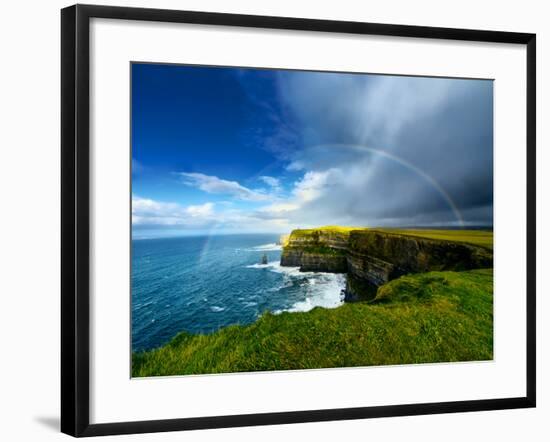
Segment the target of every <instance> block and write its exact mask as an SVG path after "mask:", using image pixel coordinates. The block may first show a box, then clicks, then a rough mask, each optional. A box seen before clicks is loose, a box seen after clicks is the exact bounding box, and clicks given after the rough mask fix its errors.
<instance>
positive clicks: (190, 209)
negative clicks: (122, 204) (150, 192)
mask: <svg viewBox="0 0 550 442" xmlns="http://www.w3.org/2000/svg"><path fill="white" fill-rule="evenodd" d="M215 221H216V218H215V213H214V204H213V203H204V204H200V205H191V206H181V205H180V204H177V203H166V202H160V201H155V200H152V199H148V198H141V197H139V196H136V195H133V196H132V224H134V225H165V226H167V225H189V226H197V225H201V224H204V225H208V224H212V223H213V222H215Z"/></svg>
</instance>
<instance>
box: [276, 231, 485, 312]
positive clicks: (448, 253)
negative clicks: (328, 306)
mask: <svg viewBox="0 0 550 442" xmlns="http://www.w3.org/2000/svg"><path fill="white" fill-rule="evenodd" d="M281 265H282V266H295V267H300V270H301V271H318V272H331V273H347V283H346V294H345V300H346V301H348V302H349V301H359V300H368V299H372V298H374V296H375V295H376V290H377V288H378V287H379V286H381V285H382V284H385V283H386V282H388V281H390V280H392V279H395V278H398V277H400V276H402V275H405V274H408V273H419V272H428V271H434V270H438V271H441V270H454V271H459V270H469V269H475V268H490V267H492V266H493V253H492V251H490V250H488V249H485V248H483V247H478V246H474V245H470V244H465V243H460V242H453V241H444V240H436V239H425V238H419V237H414V236H408V235H400V234H396V233H387V232H381V231H377V230H367V229H358V230H352V229H350V230H349V231H334V230H331V229H326V230H323V229H314V230H295V231H293V232H292V233H291V234H290V237H289V238H288V240H287V242H286V245H285V246H284V247H283V252H282V255H281Z"/></svg>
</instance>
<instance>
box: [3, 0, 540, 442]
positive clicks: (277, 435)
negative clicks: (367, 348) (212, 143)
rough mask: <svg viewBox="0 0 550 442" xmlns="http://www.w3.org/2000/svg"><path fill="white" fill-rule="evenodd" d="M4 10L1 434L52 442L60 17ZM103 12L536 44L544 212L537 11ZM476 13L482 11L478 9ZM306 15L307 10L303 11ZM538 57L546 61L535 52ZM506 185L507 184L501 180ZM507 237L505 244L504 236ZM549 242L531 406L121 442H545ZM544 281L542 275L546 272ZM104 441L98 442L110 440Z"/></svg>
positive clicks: (252, 5)
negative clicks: (337, 24)
mask: <svg viewBox="0 0 550 442" xmlns="http://www.w3.org/2000/svg"><path fill="white" fill-rule="evenodd" d="M43 3H45V2H42V3H41V2H32V1H29V2H25V3H20V5H15V4H12V5H11V6H9V7H8V8H7V10H6V9H5V10H4V14H3V16H2V21H3V23H2V27H0V29H1V31H0V32H2V38H1V40H0V41H2V47H1V48H2V60H3V66H2V70H0V72H1V74H0V75H1V78H2V81H1V82H0V87H1V88H2V89H1V94H0V97H1V99H0V103H1V104H0V109H1V110H2V117H3V119H2V120H3V124H2V131H1V132H0V134H1V135H0V136H1V137H2V142H1V143H0V146H2V147H1V150H0V152H1V155H2V157H1V159H0V168H1V169H0V189H1V190H0V192H1V193H0V196H1V200H0V202H1V206H0V207H2V212H1V214H2V216H1V217H0V223H1V229H0V232H1V233H2V241H1V243H0V244H1V250H2V252H1V257H2V258H1V259H2V262H0V269H2V270H1V272H0V275H1V278H0V293H1V294H2V298H3V299H2V300H3V307H4V308H3V309H2V312H3V315H2V320H1V321H0V336H2V338H1V339H2V341H1V342H2V353H1V354H2V361H1V364H0V379H1V380H0V382H2V386H1V390H0V391H1V395H0V397H1V399H0V404H1V406H2V410H1V412H2V419H0V422H1V423H0V435H1V436H2V437H3V438H5V439H6V440H57V439H61V438H64V437H65V436H63V435H59V434H57V429H56V427H57V425H58V423H57V422H58V415H59V379H58V374H59V346H58V342H59V325H58V324H59V227H58V226H59V11H58V9H59V8H60V7H63V6H65V5H66V3H63V2H57V1H51V2H49V3H48V4H43ZM103 3H105V4H120V5H127V6H155V7H167V8H177V9H195V10H212V11H223V12H242V13H255V14H267V15H269V14H271V15H286V16H304V17H312V18H331V19H342V20H345V19H348V20H359V21H373V22H386V23H404V24H422V25H432V26H449V27H469V28H485V29H499V30H509V31H512V30H514V31H524V32H537V34H538V66H539V68H538V78H539V84H538V100H539V103H538V111H539V114H538V126H539V130H538V145H539V156H538V170H539V196H538V203H539V219H538V223H539V226H540V227H542V226H543V223H544V221H546V220H547V217H548V215H549V213H548V210H549V209H550V207H548V204H549V203H548V202H547V203H546V205H545V204H544V196H545V194H546V189H548V186H549V185H550V182H549V181H548V178H544V176H543V173H542V172H543V170H544V168H545V166H547V165H549V164H548V160H550V159H549V158H548V155H547V154H546V153H545V152H543V149H542V146H544V145H545V143H546V138H547V136H546V133H547V132H546V131H545V128H544V127H543V121H545V120H546V121H548V118H549V116H548V115H546V114H545V110H546V109H547V105H548V103H549V100H550V90H549V89H547V88H546V87H545V86H546V84H545V83H544V73H545V64H546V63H547V59H546V58H545V57H544V53H545V47H548V43H547V42H548V41H549V39H550V27H549V25H550V15H549V14H548V12H547V11H545V10H544V9H543V5H544V2H534V1H523V2H513V3H510V5H509V6H508V5H506V4H504V2H479V1H478V2H473V1H466V0H464V1H461V2H460V3H452V4H451V3H448V4H445V3H443V2H438V1H434V2H428V1H415V2H407V1H402V2H399V1H386V2H384V3H383V4H382V2H372V3H369V4H366V3H363V2H352V1H344V0H341V1H339V2H337V3H335V2H305V1H304V2H302V3H298V2H296V1H283V0H279V1H277V2H274V1H273V2H272V1H265V2H262V3H261V4H258V3H259V2H254V1H245V0H242V1H239V0H233V1H232V2H231V3H230V4H227V2H224V1H223V0H222V1H213V0H202V1H156V2H137V1H134V2H123V1H119V2H116V3H112V2H108V1H104V2H103ZM480 3H481V4H480ZM313 5H315V6H314V7H313ZM546 52H548V51H547V50H546ZM512 178H513V177H512ZM511 234H514V233H513V232H511ZM549 241H550V240H549V237H548V234H547V233H546V232H545V231H544V230H543V229H542V228H540V229H539V241H538V243H539V247H538V249H539V251H538V253H539V256H538V272H539V275H540V278H539V287H538V293H539V299H538V312H539V313H538V317H539V327H538V331H539V341H538V352H539V353H538V354H539V373H540V375H539V383H538V384H539V389H538V392H539V407H538V408H537V409H535V410H511V411H499V412H485V413H469V414H460V415H442V416H423V417H406V418H398V419H397V418H391V419H377V420H367V421H352V422H351V421H350V422H331V423H318V424H301V425H286V426H277V427H259V428H247V429H229V430H215V431H213V430H210V431H201V432H193V433H186V434H185V435H182V434H178V433H174V434H163V435H141V436H127V437H119V438H118V439H120V440H122V439H124V440H180V439H182V437H186V438H187V440H197V441H198V440H208V441H210V440H211V441H214V440H219V439H224V440H239V441H248V440H255V441H256V440H258V439H261V440H280V439H284V438H288V439H290V440H294V439H305V438H308V439H310V438H315V439H316V440H327V441H328V440H334V439H336V438H342V437H345V438H346V439H347V440H364V439H366V438H367V437H368V438H370V439H373V440H376V439H382V438H383V439H384V440H395V439H401V438H404V437H406V438H407V439H408V440H423V441H429V440H434V441H435V440H441V439H445V440H457V441H458V440H461V441H462V440H465V439H466V440H467V439H471V440H482V439H493V440H517V439H521V438H526V436H528V437H529V438H530V440H546V439H547V438H548V436H549V433H550V431H549V428H548V424H547V420H545V417H547V416H548V414H549V412H550V405H548V401H547V400H546V398H547V396H548V393H550V391H549V390H548V387H547V385H548V384H547V383H546V382H545V379H544V376H543V373H542V372H543V367H544V368H547V367H548V352H547V351H546V352H544V351H543V350H544V348H543V347H544V343H545V342H546V341H547V339H548V333H549V332H548V330H549V328H548V326H547V325H546V324H544V323H543V322H542V318H543V317H544V316H545V313H547V303H546V302H545V299H544V292H545V289H546V286H547V285H548V278H545V275H544V273H545V268H544V265H545V262H546V261H545V258H546V256H545V255H546V253H545V251H544V250H543V249H544V248H545V247H547V246H549V245H550V244H548V243H549ZM546 273H548V272H547V271H546ZM109 439H114V438H106V439H102V440H109Z"/></svg>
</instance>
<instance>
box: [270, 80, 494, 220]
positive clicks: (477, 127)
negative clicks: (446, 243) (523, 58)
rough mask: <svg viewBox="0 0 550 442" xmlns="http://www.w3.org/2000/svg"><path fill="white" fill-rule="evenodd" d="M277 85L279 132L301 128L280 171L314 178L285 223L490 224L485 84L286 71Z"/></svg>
mask: <svg viewBox="0 0 550 442" xmlns="http://www.w3.org/2000/svg"><path fill="white" fill-rule="evenodd" d="M278 86H279V88H278V90H279V97H280V100H281V102H282V103H283V107H284V109H285V112H287V114H288V117H289V118H288V119H287V121H292V123H291V124H289V123H287V124H286V125H285V128H284V131H285V133H289V132H290V131H289V129H288V126H292V132H293V133H297V134H300V135H299V140H294V142H293V143H292V145H295V146H300V148H299V149H295V150H293V151H292V152H290V153H288V152H286V153H285V155H286V156H287V157H288V158H290V164H289V166H288V168H289V170H291V171H299V172H303V173H310V174H311V175H310V176H311V177H313V176H315V175H314V174H318V176H317V177H318V178H319V179H318V180H317V182H315V183H314V185H315V186H316V187H315V189H313V191H312V192H313V193H314V195H313V197H310V198H306V199H305V200H300V199H299V198H295V201H294V202H295V203H296V206H298V207H299V209H296V210H294V211H289V212H288V213H287V215H288V216H289V219H290V220H291V222H295V223H304V224H307V223H312V224H319V223H321V222H325V221H330V222H342V223H347V224H366V223H368V224H370V225H405V224H406V225H412V224H425V225H435V224H459V223H460V222H461V218H462V219H463V221H464V222H465V223H466V224H491V223H492V204H493V86H492V82H491V81H488V80H453V79H436V78H413V77H392V76H363V75H340V74H330V75H329V74H315V73H308V74H303V75H296V74H295V73H286V74H281V75H280V76H279V80H278ZM274 136H275V137H276V136H277V135H276V134H275V135H274ZM297 136H298V135H297ZM321 178H322V179H321ZM298 184H299V183H298ZM310 190H311V189H310Z"/></svg>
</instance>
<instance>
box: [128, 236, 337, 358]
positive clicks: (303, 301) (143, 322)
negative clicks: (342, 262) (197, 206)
mask: <svg viewBox="0 0 550 442" xmlns="http://www.w3.org/2000/svg"><path fill="white" fill-rule="evenodd" d="M278 239H279V235H276V234H273V235H268V234H254V235H214V236H200V237H199V236H197V237H180V238H161V239H134V240H133V241H132V275H131V286H132V303H131V309H132V351H134V352H135V351H142V350H149V349H152V348H156V347H159V346H161V345H164V344H166V343H167V342H168V341H170V339H172V338H173V337H174V336H175V335H176V334H178V333H179V332H181V331H186V332H189V333H212V332H214V331H216V330H219V329H220V328H223V327H227V326H228V325H232V324H250V323H252V322H254V321H256V320H257V319H258V318H259V317H260V316H261V315H262V314H263V313H264V312H267V311H269V312H272V313H275V314H278V313H281V312H284V311H289V312H301V311H308V310H311V309H312V308H314V307H316V306H321V307H325V308H335V307H338V306H340V305H341V304H342V303H343V297H342V295H341V291H342V289H343V288H344V287H345V276H344V275H340V274H330V273H316V272H300V271H299V269H298V268H297V267H281V266H280V265H279V261H280V256H281V246H280V245H278V244H277V241H278ZM264 254H266V255H267V258H268V263H267V264H261V259H262V256H263V255H264Z"/></svg>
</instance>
